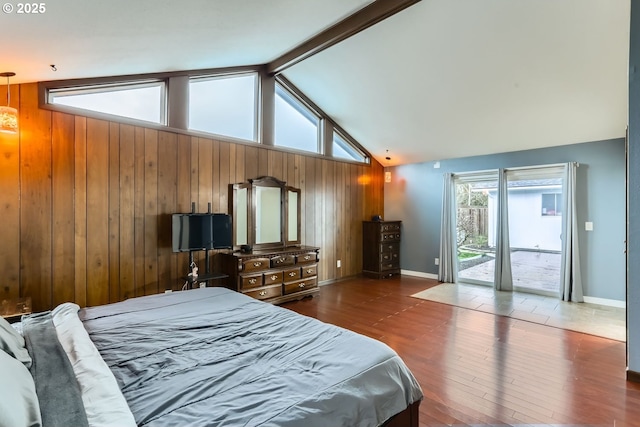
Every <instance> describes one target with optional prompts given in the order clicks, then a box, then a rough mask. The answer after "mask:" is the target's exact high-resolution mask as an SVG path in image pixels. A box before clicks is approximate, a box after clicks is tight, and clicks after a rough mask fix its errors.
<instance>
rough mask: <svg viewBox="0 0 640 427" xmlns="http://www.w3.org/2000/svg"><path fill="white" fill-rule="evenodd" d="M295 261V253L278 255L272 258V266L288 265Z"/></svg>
mask: <svg viewBox="0 0 640 427" xmlns="http://www.w3.org/2000/svg"><path fill="white" fill-rule="evenodd" d="M295 263H296V257H295V255H278V256H274V257H273V258H271V268H278V267H286V266H289V265H293V264H295Z"/></svg>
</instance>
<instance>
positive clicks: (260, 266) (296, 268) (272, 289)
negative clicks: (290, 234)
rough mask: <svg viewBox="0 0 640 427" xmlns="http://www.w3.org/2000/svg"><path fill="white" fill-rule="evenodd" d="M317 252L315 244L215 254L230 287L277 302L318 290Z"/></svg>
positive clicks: (257, 297)
mask: <svg viewBox="0 0 640 427" xmlns="http://www.w3.org/2000/svg"><path fill="white" fill-rule="evenodd" d="M319 252H320V249H319V248H316V247H311V246H295V247H288V248H283V249H272V250H260V251H254V252H251V253H240V252H234V253H229V254H224V253H222V254H219V255H218V256H220V257H221V265H220V268H221V271H222V272H223V273H224V274H227V275H228V276H229V283H230V286H231V287H232V289H235V290H236V291H238V292H242V293H244V294H246V295H248V296H250V297H253V298H256V299H259V300H263V301H266V302H270V303H273V304H279V303H282V302H286V301H291V300H295V299H301V298H304V297H306V296H312V295H316V294H317V293H318V292H319V289H318V261H319Z"/></svg>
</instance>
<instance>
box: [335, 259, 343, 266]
mask: <svg viewBox="0 0 640 427" xmlns="http://www.w3.org/2000/svg"><path fill="white" fill-rule="evenodd" d="M336 267H338V268H340V267H342V261H340V260H338V261H336Z"/></svg>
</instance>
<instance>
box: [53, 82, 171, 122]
mask: <svg viewBox="0 0 640 427" xmlns="http://www.w3.org/2000/svg"><path fill="white" fill-rule="evenodd" d="M157 86H158V87H160V120H159V121H158V122H153V121H147V120H142V119H137V118H135V117H128V116H121V115H118V114H112V113H107V112H104V111H98V110H90V109H86V108H82V107H74V106H71V105H65V104H58V103H55V102H53V100H54V98H55V95H56V94H62V96H65V95H71V94H77V95H85V94H86V95H91V94H96V93H109V92H117V91H119V90H122V91H124V90H128V89H136V88H140V89H143V88H148V87H157ZM114 89H115V90H114ZM45 96H46V99H45V102H46V104H47V105H49V106H55V107H56V108H55V109H56V110H57V109H60V110H61V111H64V112H71V113H75V112H82V113H84V114H86V115H87V116H88V117H91V116H94V115H97V116H98V118H103V117H108V120H113V119H112V118H117V119H118V120H120V119H125V120H127V121H130V120H131V121H135V122H136V123H141V124H145V125H148V124H152V125H160V126H166V125H167V117H168V112H167V105H168V100H167V98H168V82H167V81H166V80H165V79H152V78H150V79H140V80H121V81H120V80H116V81H107V82H103V83H101V82H95V83H90V82H89V83H87V84H82V83H79V84H75V85H69V86H67V85H62V86H60V87H49V88H47V90H46V95H45Z"/></svg>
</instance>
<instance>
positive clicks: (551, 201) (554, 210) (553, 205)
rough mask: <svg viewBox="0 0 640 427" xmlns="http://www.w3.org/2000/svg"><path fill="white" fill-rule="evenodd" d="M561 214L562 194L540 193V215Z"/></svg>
mask: <svg viewBox="0 0 640 427" xmlns="http://www.w3.org/2000/svg"><path fill="white" fill-rule="evenodd" d="M560 215H562V194H558V193H555V194H542V216H560Z"/></svg>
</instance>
